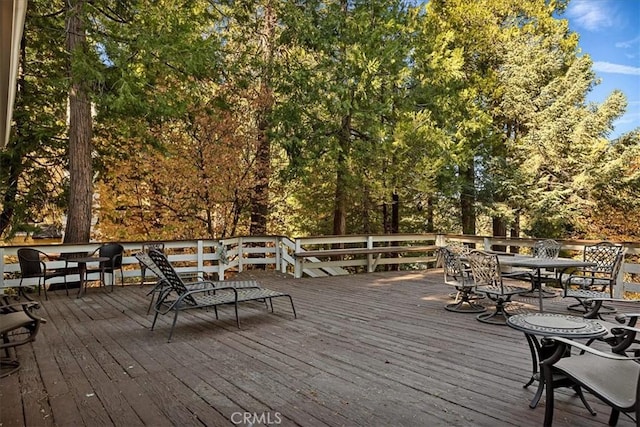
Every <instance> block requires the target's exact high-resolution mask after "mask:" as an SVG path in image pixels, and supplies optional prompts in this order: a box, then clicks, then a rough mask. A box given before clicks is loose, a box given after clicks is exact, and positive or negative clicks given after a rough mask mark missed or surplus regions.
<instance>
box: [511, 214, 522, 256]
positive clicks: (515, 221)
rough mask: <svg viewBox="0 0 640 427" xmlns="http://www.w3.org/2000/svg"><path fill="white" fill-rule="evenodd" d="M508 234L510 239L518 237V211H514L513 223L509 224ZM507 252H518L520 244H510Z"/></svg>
mask: <svg viewBox="0 0 640 427" xmlns="http://www.w3.org/2000/svg"><path fill="white" fill-rule="evenodd" d="M509 234H510V236H511V238H512V239H517V238H519V237H520V212H518V211H516V213H515V217H514V219H513V224H511V231H510V233H509ZM509 252H512V253H514V254H517V253H520V246H511V247H510V248H509Z"/></svg>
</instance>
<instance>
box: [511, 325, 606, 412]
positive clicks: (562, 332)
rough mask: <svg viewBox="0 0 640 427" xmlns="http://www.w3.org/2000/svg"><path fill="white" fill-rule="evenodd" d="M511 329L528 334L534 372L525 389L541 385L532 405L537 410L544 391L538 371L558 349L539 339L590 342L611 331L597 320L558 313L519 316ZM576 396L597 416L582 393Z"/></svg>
mask: <svg viewBox="0 0 640 427" xmlns="http://www.w3.org/2000/svg"><path fill="white" fill-rule="evenodd" d="M507 325H509V326H510V327H512V328H514V329H517V330H519V331H521V332H524V336H525V337H526V339H527V343H528V344H529V349H530V351H531V361H532V366H533V369H532V371H533V372H532V374H531V379H529V382H527V383H526V384H525V385H524V386H523V387H525V388H526V387H529V386H530V385H531V384H532V383H533V382H534V381H538V390H536V394H535V395H534V396H533V399H532V400H531V403H530V404H529V407H531V408H535V407H536V406H537V405H538V402H539V401H540V397H541V396H542V391H543V390H544V378H543V376H542V375H541V373H540V372H539V371H538V367H539V366H540V362H541V361H542V360H544V359H546V358H547V357H548V356H550V355H551V354H553V352H554V350H555V346H552V345H543V344H541V343H540V341H539V340H538V338H537V337H563V338H569V339H589V338H598V337H601V336H604V335H605V334H606V333H607V329H606V328H605V327H604V326H602V324H600V323H599V322H598V321H597V320H592V319H585V318H583V317H578V316H570V315H566V314H556V313H528V314H516V315H513V316H510V317H509V318H508V319H507ZM569 386H570V385H569ZM576 392H577V393H578V395H579V396H580V399H581V400H582V403H583V404H584V405H585V407H586V408H587V409H588V410H589V412H590V413H592V414H594V411H593V410H592V409H591V407H590V406H589V404H588V403H587V401H586V400H585V399H584V396H583V395H582V391H581V390H576Z"/></svg>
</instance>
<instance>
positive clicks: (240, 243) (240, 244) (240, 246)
mask: <svg viewBox="0 0 640 427" xmlns="http://www.w3.org/2000/svg"><path fill="white" fill-rule="evenodd" d="M243 254H244V240H243V239H242V237H240V238H238V273H242V255H243Z"/></svg>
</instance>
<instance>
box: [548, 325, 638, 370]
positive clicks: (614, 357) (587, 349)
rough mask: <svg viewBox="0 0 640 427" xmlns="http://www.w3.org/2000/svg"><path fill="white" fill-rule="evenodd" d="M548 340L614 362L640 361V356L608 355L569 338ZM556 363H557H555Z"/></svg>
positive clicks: (550, 338)
mask: <svg viewBox="0 0 640 427" xmlns="http://www.w3.org/2000/svg"><path fill="white" fill-rule="evenodd" d="M624 328H627V327H624ZM631 329H634V330H635V331H637V332H640V329H636V328H631ZM547 339H549V340H553V341H555V342H559V343H563V344H564V346H559V347H563V348H564V347H565V346H570V347H575V348H577V349H580V350H581V351H583V352H585V353H591V354H594V355H596V356H600V357H604V358H607V359H612V360H640V356H634V357H627V356H621V355H619V354H616V353H607V352H604V351H600V350H598V349H596V348H593V347H589V346H588V345H585V344H582V343H580V342H577V341H573V340H570V339H567V338H562V337H549V338H547ZM556 353H558V352H556ZM560 353H562V354H564V350H561V351H560ZM552 357H553V356H552ZM549 359H551V358H549ZM558 359H559V358H558ZM543 363H544V361H543ZM554 363H555V361H554Z"/></svg>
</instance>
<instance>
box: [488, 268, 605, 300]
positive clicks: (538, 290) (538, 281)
mask: <svg viewBox="0 0 640 427" xmlns="http://www.w3.org/2000/svg"><path fill="white" fill-rule="evenodd" d="M498 258H499V261H500V265H502V266H510V267H524V268H529V269H531V270H535V275H534V276H533V277H534V282H533V288H532V290H531V293H533V294H534V295H535V294H537V295H538V300H539V302H540V312H543V311H544V309H543V303H542V301H543V298H544V297H545V296H544V295H543V293H544V292H547V291H545V290H543V289H542V278H541V271H542V270H543V269H553V270H556V271H558V272H559V274H558V282H559V283H560V284H562V276H563V275H564V273H565V272H566V271H567V270H568V269H570V268H580V267H593V266H594V265H596V264H595V263H593V262H586V261H581V260H576V259H571V258H536V257H525V256H499V257H498Z"/></svg>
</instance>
